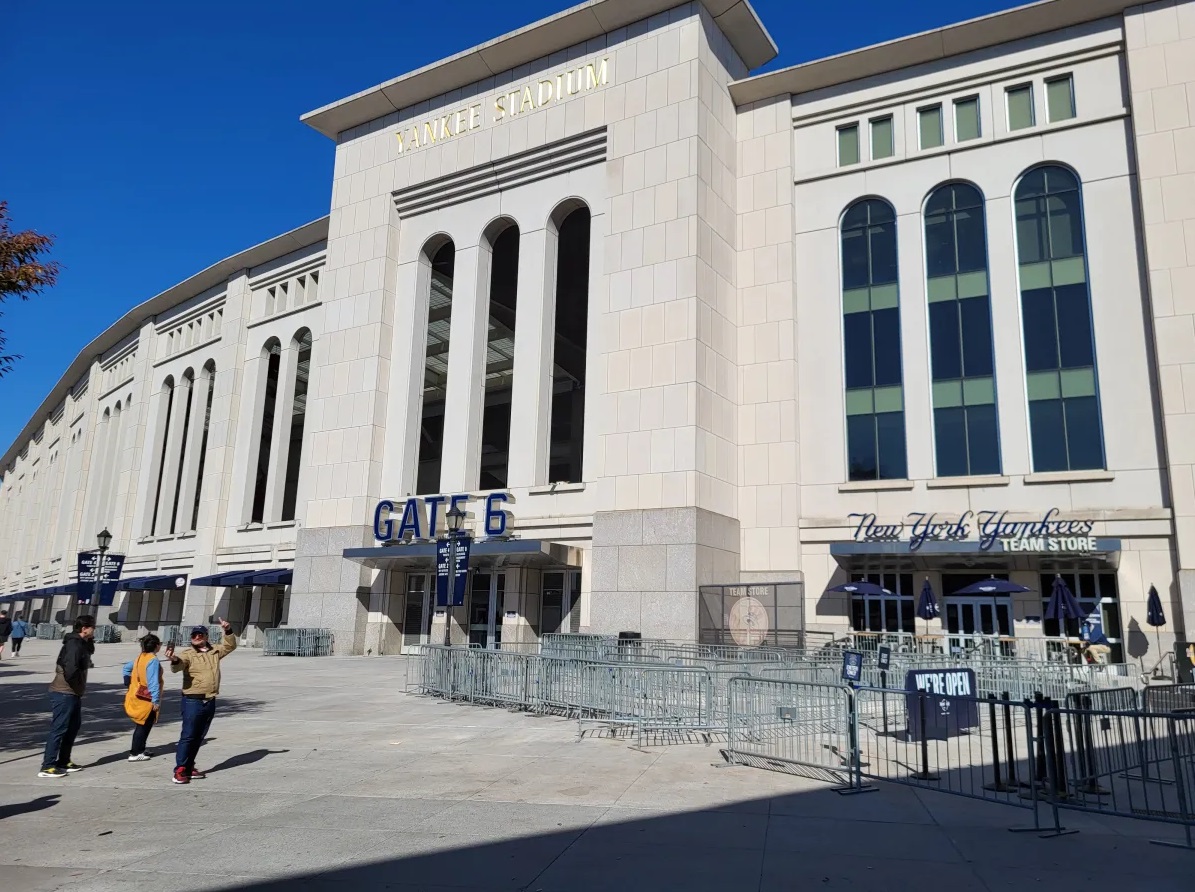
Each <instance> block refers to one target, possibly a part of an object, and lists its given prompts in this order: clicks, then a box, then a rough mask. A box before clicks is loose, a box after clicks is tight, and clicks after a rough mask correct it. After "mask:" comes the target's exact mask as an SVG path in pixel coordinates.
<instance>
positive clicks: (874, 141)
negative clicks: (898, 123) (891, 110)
mask: <svg viewBox="0 0 1195 892" xmlns="http://www.w3.org/2000/svg"><path fill="white" fill-rule="evenodd" d="M893 153H894V152H893V139H892V119H891V118H876V119H875V120H874V121H872V122H871V157H872V158H876V159H878V158H891V157H892V155H893Z"/></svg>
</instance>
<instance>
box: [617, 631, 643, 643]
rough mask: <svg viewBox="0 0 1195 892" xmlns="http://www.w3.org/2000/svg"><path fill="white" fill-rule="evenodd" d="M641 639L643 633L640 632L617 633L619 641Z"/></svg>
mask: <svg viewBox="0 0 1195 892" xmlns="http://www.w3.org/2000/svg"><path fill="white" fill-rule="evenodd" d="M642 637H643V633H641V632H619V633H618V640H619V641H638V640H640V639H641V638H642Z"/></svg>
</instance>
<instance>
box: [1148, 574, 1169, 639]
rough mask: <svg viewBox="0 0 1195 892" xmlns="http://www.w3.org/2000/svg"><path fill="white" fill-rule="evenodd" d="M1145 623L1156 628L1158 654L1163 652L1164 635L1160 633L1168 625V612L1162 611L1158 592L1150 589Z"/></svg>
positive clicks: (1152, 588)
mask: <svg viewBox="0 0 1195 892" xmlns="http://www.w3.org/2000/svg"><path fill="white" fill-rule="evenodd" d="M1145 621H1146V622H1147V623H1149V625H1151V626H1153V627H1154V636H1155V640H1156V641H1157V644H1158V653H1159V654H1160V653H1161V652H1162V633H1161V632H1159V631H1158V629H1160V628H1161V627H1162V626H1164V625H1166V611H1164V610H1163V609H1162V599H1161V598H1159V597H1158V590H1157V589H1156V588H1154V587H1153V586H1152V585H1151V586H1150V587H1149V600H1148V601H1146V602H1145Z"/></svg>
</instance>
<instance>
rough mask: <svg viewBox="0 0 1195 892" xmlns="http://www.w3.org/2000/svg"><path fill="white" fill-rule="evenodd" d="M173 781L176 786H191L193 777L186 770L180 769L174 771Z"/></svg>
mask: <svg viewBox="0 0 1195 892" xmlns="http://www.w3.org/2000/svg"><path fill="white" fill-rule="evenodd" d="M171 780H172V781H174V782H175V783H176V784H189V783H191V776H190V775H189V774H188V773H187V769H186V768H182V767H180V768H176V769H174V777H172V778H171Z"/></svg>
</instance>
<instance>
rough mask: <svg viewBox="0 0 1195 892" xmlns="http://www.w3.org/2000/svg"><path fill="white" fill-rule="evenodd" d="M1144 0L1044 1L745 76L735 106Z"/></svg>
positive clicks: (1055, 27) (736, 88)
mask: <svg viewBox="0 0 1195 892" xmlns="http://www.w3.org/2000/svg"><path fill="white" fill-rule="evenodd" d="M1141 3H1142V0H1040V2H1037V3H1030V4H1027V5H1025V6H1016V7H1013V8H1012V9H1005V10H1001V11H1000V12H994V13H991V14H990V15H986V16H980V17H979V18H975V19H968V20H967V21H963V22H958V23H956V24H953V25H946V26H943V27H941V28H934V29H931V30H929V31H922V32H921V33H919V34H910V35H908V36H906V37H898V38H896V39H895V40H889V41H886V42H884V43H877V44H873V45H872V46H867V47H862V48H860V49H856V50H849V51H847V52H845V53H839V54H838V55H835V56H827V57H826V58H824V59H815V60H813V61H810V62H803V63H801V64H800V65H793V66H790V67H788V68H781V69H779V70H777V71H769V72H767V73H766V74H760V75H756V76H755V77H749V78H743V79H742V80H738V81H735V82H734V83H732V84H731V85H730V96H731V98H732V99H733V100H734V102H735V105H737V106H743V105H747V104H749V103H752V102H760V101H763V100H765V99H773V98H775V97H777V96H782V95H785V94H789V95H793V94H800V93H809V92H812V91H813V90H820V89H824V88H826V87H833V86H837V85H839V84H845V83H850V82H851V81H858V80H863V79H864V78H867V77H875V76H876V75H880V74H886V73H888V72H891V71H899V70H902V69H905V68H911V67H913V66H916V65H923V64H926V63H929V62H937V61H940V60H942V59H947V58H950V57H952V56H959V55H962V54H964V53H968V52H973V51H974V50H981V49H988V48H990V47H994V46H999V45H1001V44H1005V43H1010V42H1012V41H1015V40H1022V39H1024V38H1027V37H1033V36H1035V35H1038V34H1043V33H1048V32H1050V31H1060V30H1063V29H1065V28H1071V27H1074V26H1076V25H1082V24H1086V23H1088V22H1094V21H1098V20H1099V19H1104V18H1108V17H1110V16H1114V15H1119V14H1122V13H1124V11H1125V10H1126V9H1130V8H1132V7H1134V6H1140V5H1141Z"/></svg>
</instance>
